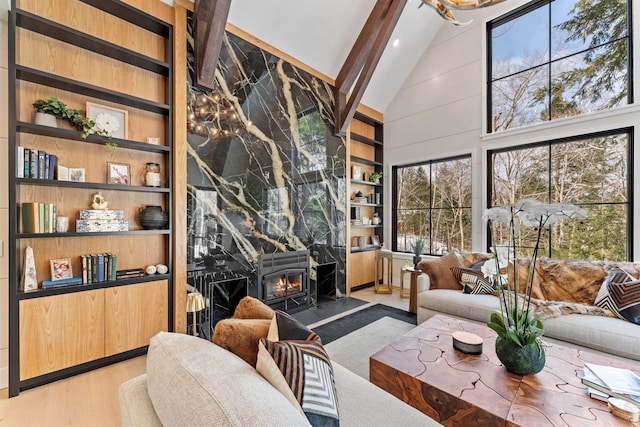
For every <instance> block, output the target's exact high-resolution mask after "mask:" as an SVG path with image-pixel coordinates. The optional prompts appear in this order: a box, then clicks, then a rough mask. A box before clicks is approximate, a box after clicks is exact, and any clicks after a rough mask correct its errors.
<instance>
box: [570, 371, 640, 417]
mask: <svg viewBox="0 0 640 427" xmlns="http://www.w3.org/2000/svg"><path fill="white" fill-rule="evenodd" d="M581 381H582V384H584V385H586V386H587V388H588V389H589V390H588V391H589V396H590V397H592V398H594V399H598V400H602V399H601V398H600V397H601V396H595V395H592V394H591V392H592V391H597V392H600V393H602V394H606V395H607V397H617V398H619V399H623V400H626V401H627V402H629V403H633V404H634V405H637V406H638V407H640V396H632V395H630V394H624V393H616V392H615V391H611V389H609V388H608V387H607V386H606V385H605V383H604V382H603V381H602V380H601V379H600V378H598V377H597V376H596V375H595V374H594V373H593V372H591V371H590V370H589V368H587V367H586V366H585V367H584V370H583V376H582V380H581ZM591 389H592V390H591ZM605 400H606V399H605Z"/></svg>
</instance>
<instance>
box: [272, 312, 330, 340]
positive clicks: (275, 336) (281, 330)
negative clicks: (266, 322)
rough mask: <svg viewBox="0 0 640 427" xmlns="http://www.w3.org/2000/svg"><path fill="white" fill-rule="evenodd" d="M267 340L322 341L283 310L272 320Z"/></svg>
mask: <svg viewBox="0 0 640 427" xmlns="http://www.w3.org/2000/svg"><path fill="white" fill-rule="evenodd" d="M263 338H264V337H263ZM266 338H268V339H269V340H270V341H280V340H304V341H316V340H320V337H319V336H318V335H317V334H316V333H315V332H313V331H312V330H311V329H309V328H307V327H306V326H305V325H303V324H302V323H300V322H299V321H297V320H296V319H294V318H293V317H291V316H290V315H288V314H287V313H285V312H284V311H281V310H277V311H276V312H275V315H274V316H273V318H272V319H271V325H270V326H269V334H268V336H266Z"/></svg>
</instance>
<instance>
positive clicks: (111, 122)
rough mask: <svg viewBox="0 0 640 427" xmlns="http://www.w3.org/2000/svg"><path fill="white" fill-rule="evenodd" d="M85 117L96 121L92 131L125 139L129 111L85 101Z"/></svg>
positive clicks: (126, 136)
mask: <svg viewBox="0 0 640 427" xmlns="http://www.w3.org/2000/svg"><path fill="white" fill-rule="evenodd" d="M87 117H89V118H90V119H91V120H93V121H94V122H96V125H95V126H94V127H93V131H94V132H96V133H99V134H100V135H104V136H110V137H113V138H120V139H127V138H128V136H129V135H128V129H127V123H128V122H129V112H128V111H126V110H120V109H118V108H113V107H107V106H105V105H100V104H96V103H93V102H87Z"/></svg>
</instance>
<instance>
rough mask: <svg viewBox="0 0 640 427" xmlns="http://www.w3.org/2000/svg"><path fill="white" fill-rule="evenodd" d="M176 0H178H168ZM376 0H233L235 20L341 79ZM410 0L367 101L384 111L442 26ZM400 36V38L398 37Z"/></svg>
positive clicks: (231, 14)
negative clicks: (347, 59) (349, 56)
mask: <svg viewBox="0 0 640 427" xmlns="http://www.w3.org/2000/svg"><path fill="white" fill-rule="evenodd" d="M162 1H164V2H165V3H169V4H172V3H173V2H172V0H162ZM375 3H376V0H232V1H231V9H230V11H229V22H230V23H231V24H233V25H235V26H237V27H239V28H241V29H242V30H244V31H246V32H247V33H249V34H251V35H253V36H255V37H257V38H258V39H260V40H263V41H264V42H266V43H268V44H270V45H272V46H274V47H276V48H278V49H279V50H281V51H283V52H285V53H287V54H288V55H291V56H292V57H294V58H296V59H298V60H300V61H301V62H303V63H305V64H307V65H308V66H310V67H312V68H314V69H316V70H318V71H319V72H321V73H323V74H325V75H327V76H329V77H331V78H333V79H335V78H336V76H337V75H338V72H339V71H340V68H341V67H342V64H343V63H344V61H345V59H346V58H347V56H348V54H349V51H350V49H351V47H352V46H353V43H354V42H355V40H356V38H357V37H358V34H359V33H360V31H361V30H362V27H363V25H364V23H365V21H366V20H367V17H368V16H369V13H370V12H371V10H372V9H373V7H374V5H375ZM419 4H420V0H408V1H407V5H406V6H405V8H404V11H403V12H402V15H401V16H400V20H399V21H398V24H397V25H396V28H395V30H394V32H393V34H392V35H391V38H390V40H389V44H388V46H387V47H386V49H385V51H384V53H383V54H382V57H381V59H380V62H379V63H378V66H377V67H376V70H375V73H374V74H373V77H372V79H371V81H370V83H369V84H368V86H367V90H366V92H365V94H364V96H363V99H362V102H363V103H364V104H365V105H367V106H369V107H371V108H373V109H375V110H378V111H380V112H382V113H384V111H385V110H386V108H387V106H388V105H389V103H390V102H391V100H392V99H393V97H394V96H395V94H396V92H397V91H398V90H399V89H400V87H401V86H402V83H403V82H404V81H405V79H406V78H407V76H408V75H409V73H410V72H411V70H412V69H413V67H414V66H415V64H416V63H417V62H418V60H419V59H420V58H421V57H422V55H423V53H424V51H425V49H426V48H427V46H428V45H429V43H430V42H431V40H432V39H433V37H434V36H435V35H436V33H437V32H438V30H439V29H440V27H441V26H442V25H450V24H445V23H444V21H443V20H442V18H440V17H439V16H438V14H437V13H436V12H435V11H434V10H433V9H431V8H429V7H421V8H420V9H418V5H419ZM396 40H397V42H396Z"/></svg>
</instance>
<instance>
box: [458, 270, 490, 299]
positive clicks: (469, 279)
mask: <svg viewBox="0 0 640 427" xmlns="http://www.w3.org/2000/svg"><path fill="white" fill-rule="evenodd" d="M451 274H453V277H455V278H456V280H457V281H458V283H460V284H461V285H462V290H463V291H464V293H465V294H490V293H491V292H493V286H492V285H491V283H489V279H487V278H486V277H484V273H482V271H480V270H476V269H474V268H469V267H451Z"/></svg>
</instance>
